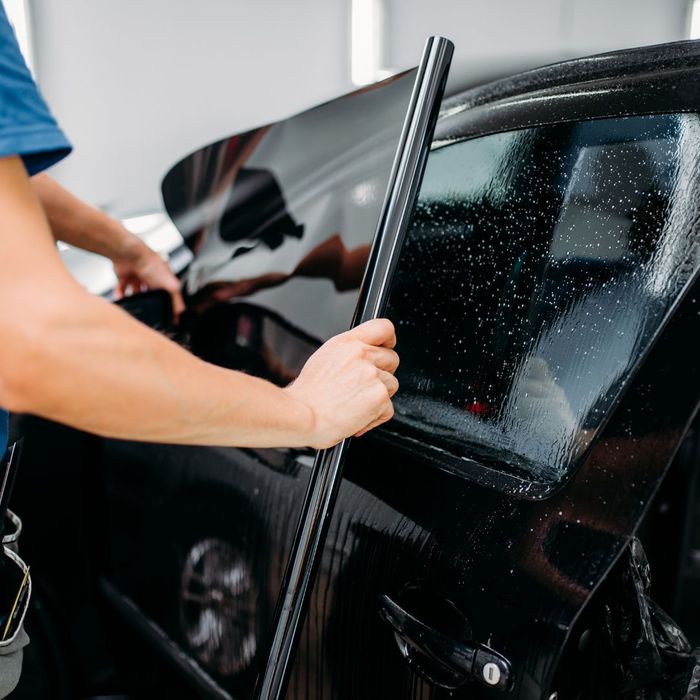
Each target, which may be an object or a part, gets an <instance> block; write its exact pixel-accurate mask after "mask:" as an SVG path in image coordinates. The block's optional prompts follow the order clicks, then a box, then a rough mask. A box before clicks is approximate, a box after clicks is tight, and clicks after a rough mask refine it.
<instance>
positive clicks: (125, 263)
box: [113, 230, 185, 318]
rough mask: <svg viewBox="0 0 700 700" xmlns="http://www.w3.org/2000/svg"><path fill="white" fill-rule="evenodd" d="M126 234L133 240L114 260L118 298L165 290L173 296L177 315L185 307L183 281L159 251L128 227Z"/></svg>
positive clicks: (174, 311) (176, 315)
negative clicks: (129, 230)
mask: <svg viewBox="0 0 700 700" xmlns="http://www.w3.org/2000/svg"><path fill="white" fill-rule="evenodd" d="M125 233H126V234H128V235H129V236H131V237H132V239H133V240H132V241H131V245H129V246H127V247H126V249H125V250H124V252H123V253H122V254H121V255H120V256H118V257H117V256H115V258H114V259H113V262H114V272H115V274H116V275H117V280H118V286H117V298H121V297H123V296H125V295H127V294H135V293H137V292H142V291H146V290H148V289H164V290H165V291H166V292H169V293H170V296H171V297H172V300H173V313H174V314H175V317H176V318H177V317H178V316H179V315H180V314H181V313H182V312H183V311H184V310H185V302H184V301H183V300H182V293H181V291H180V280H178V278H177V277H176V276H175V275H174V274H173V271H172V270H171V269H170V266H169V265H168V263H167V262H166V261H165V260H163V258H161V257H160V255H158V253H156V252H155V251H153V250H151V249H150V248H149V247H148V246H147V245H146V244H145V243H144V242H143V241H141V240H140V239H138V238H136V236H134V235H133V234H131V233H129V232H128V231H126V230H125Z"/></svg>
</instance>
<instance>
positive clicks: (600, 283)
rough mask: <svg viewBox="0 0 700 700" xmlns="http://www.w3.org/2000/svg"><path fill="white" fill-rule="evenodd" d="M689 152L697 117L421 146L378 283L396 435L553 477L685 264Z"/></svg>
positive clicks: (692, 169) (611, 391)
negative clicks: (386, 275) (399, 240)
mask: <svg viewBox="0 0 700 700" xmlns="http://www.w3.org/2000/svg"><path fill="white" fill-rule="evenodd" d="M699 151H700V120H699V119H698V117H697V116H696V115H694V114H684V115H656V116H641V117H630V118H619V119H605V120H599V121H590V122H583V123H574V124H559V125H551V126H543V127H537V128H532V129H525V130H521V131H517V132H511V133H503V134H494V135H489V136H484V137H480V138H477V139H473V140H467V141H462V142H456V143H451V144H449V145H445V146H441V147H440V148H437V149H436V150H434V151H433V152H432V153H431V155H430V158H429V161H428V165H427V169H426V173H425V176H424V180H423V183H422V186H421V191H420V196H419V201H418V203H417V206H416V208H415V210H414V212H413V215H412V220H411V224H410V228H409V233H408V236H407V239H406V244H405V248H404V251H403V253H402V257H401V260H400V263H399V268H398V271H397V275H396V279H395V282H394V286H393V289H392V294H391V301H390V311H389V315H390V316H391V318H393V319H394V320H395V321H396V323H397V333H398V341H399V350H400V354H401V360H402V362H401V367H400V368H399V379H400V381H401V391H400V392H399V394H398V395H397V398H396V402H395V403H396V413H397V417H396V420H395V421H394V422H393V423H392V425H391V430H393V431H396V432H398V433H400V434H402V435H404V436H408V437H411V438H414V439H416V440H419V441H420V442H422V443H424V444H428V445H430V446H432V447H435V448H437V449H438V450H440V451H441V452H442V453H444V454H448V455H450V456H451V457H452V458H455V460H456V464H457V465H459V460H460V459H462V458H468V459H470V460H475V461H477V462H480V463H484V464H488V465H489V466H491V467H496V468H498V469H499V470H501V471H505V472H508V473H511V474H513V475H516V476H519V477H524V478H526V479H529V480H532V481H535V482H544V483H552V482H556V481H558V480H560V479H562V478H564V477H565V476H566V475H567V474H568V472H569V471H570V470H571V469H572V468H573V467H574V465H575V464H576V461H577V458H578V457H580V456H581V454H582V452H583V451H584V450H585V449H586V447H587V446H588V445H589V444H590V442H591V440H592V439H593V437H594V435H595V433H596V430H597V429H598V428H599V427H600V425H601V422H602V421H603V419H604V418H605V416H606V415H607V414H608V413H609V412H610V410H611V408H612V406H613V404H614V402H615V399H616V397H617V396H618V395H619V393H620V391H621V390H622V389H623V387H624V385H625V382H626V381H627V380H628V379H629V378H630V375H631V371H632V369H633V367H634V365H635V362H637V361H638V360H639V358H640V357H641V356H642V354H643V353H644V352H645V350H646V349H647V348H648V347H649V345H650V343H651V341H652V339H653V337H654V334H655V332H657V331H658V329H659V328H660V326H661V324H662V323H663V321H664V318H665V317H666V316H667V315H668V313H669V311H670V308H671V306H672V304H673V303H674V301H675V300H676V299H677V298H678V296H679V294H680V293H681V291H682V289H683V287H684V285H685V284H686V283H687V282H688V281H689V280H690V278H691V277H692V276H693V274H694V272H695V270H696V268H697V265H698V255H697V235H695V230H694V227H695V215H696V212H697V207H696V203H695V202H696V201H697V197H698V188H697V179H698V174H697V163H698V158H699V156H700V152H699Z"/></svg>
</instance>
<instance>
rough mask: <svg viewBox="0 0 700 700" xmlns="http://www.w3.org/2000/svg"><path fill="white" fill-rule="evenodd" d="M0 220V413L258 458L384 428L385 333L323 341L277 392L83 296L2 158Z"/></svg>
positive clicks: (388, 332)
mask: <svg viewBox="0 0 700 700" xmlns="http://www.w3.org/2000/svg"><path fill="white" fill-rule="evenodd" d="M0 212H2V216H0V405H3V406H5V407H6V408H9V409H10V410H15V411H21V412H28V413H34V414H38V415H41V416H44V417H47V418H50V419H53V420H57V421H60V422H63V423H67V424H69V425H72V426H75V427H77V428H81V429H84V430H89V431H92V432H95V433H98V434H101V435H105V436H111V437H118V438H125V439H135V440H148V441H158V442H170V443H190V444H209V445H239V446H257V447H265V446H288V447H295V446H304V445H310V446H313V447H326V446H329V445H332V444H335V443H336V442H338V441H339V440H340V439H342V438H343V437H346V436H349V435H353V434H359V433H362V432H365V431H366V430H368V429H370V428H372V427H374V426H375V425H377V424H379V423H381V422H383V421H385V420H388V419H389V418H390V417H391V415H392V413H393V409H392V405H391V399H390V397H391V396H392V395H393V394H394V392H395V391H396V389H397V387H398V383H397V381H396V379H395V378H394V376H393V372H394V371H395V369H396V366H397V365H398V356H397V355H396V353H395V352H394V351H393V350H391V349H390V348H392V347H393V345H394V343H395V337H394V330H393V326H392V325H391V323H390V322H388V321H386V320H382V321H372V322H370V323H367V324H363V326H360V327H359V328H356V329H355V330H353V331H349V332H348V333H344V334H342V335H340V336H336V337H335V338H333V339H331V340H330V341H328V343H326V344H325V345H324V346H323V347H322V348H320V349H319V351H317V353H315V354H314V355H313V356H312V358H311V359H310V360H309V362H308V363H307V365H306V367H304V369H303V370H302V373H301V375H300V376H299V377H298V379H297V380H296V381H295V382H294V383H293V384H292V385H291V386H290V387H288V388H286V389H280V388H278V387H275V386H274V385H272V384H269V383H267V382H265V381H263V380H261V379H257V378H254V377H250V376H247V375H244V374H242V373H239V372H233V371H229V370H225V369H222V368H220V367H216V366H213V365H210V364H207V363H205V362H203V361H201V360H199V359H197V358H195V357H194V356H192V355H191V354H189V353H188V352H186V351H185V350H183V349H182V348H180V347H179V346H177V345H176V344H174V343H172V342H170V341H169V340H167V339H166V338H164V337H162V336H161V335H159V334H158V333H156V332H154V331H152V330H150V329H149V328H146V327H145V326H143V325H142V324H140V323H138V322H137V321H135V320H134V319H132V318H131V317H129V316H128V314H126V313H124V312H123V311H122V310H120V309H119V308H117V307H115V306H114V305H112V304H109V303H108V302H106V301H105V300H103V299H100V298H97V297H93V296H91V295H90V294H88V293H87V292H86V291H85V290H83V289H82V288H81V287H80V286H79V285H78V284H77V283H76V282H75V280H74V279H73V278H72V277H71V275H70V273H69V272H68V270H67V269H66V268H65V266H64V265H63V263H62V261H61V259H60V257H59V255H58V252H57V251H56V248H55V246H54V245H53V241H52V237H51V232H50V231H49V227H48V224H47V221H46V219H45V217H44V213H43V211H42V208H41V206H40V204H39V202H38V200H37V198H36V196H35V194H34V192H33V190H32V188H31V187H30V185H29V181H28V178H27V175H26V171H25V170H24V166H23V165H22V162H21V161H20V160H19V158H4V159H0Z"/></svg>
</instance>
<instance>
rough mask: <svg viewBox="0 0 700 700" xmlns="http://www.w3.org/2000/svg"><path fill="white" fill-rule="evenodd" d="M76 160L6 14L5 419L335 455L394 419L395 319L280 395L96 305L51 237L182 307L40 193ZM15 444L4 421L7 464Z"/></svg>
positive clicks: (1, 274)
mask: <svg viewBox="0 0 700 700" xmlns="http://www.w3.org/2000/svg"><path fill="white" fill-rule="evenodd" d="M69 151H70V145H69V143H68V142H67V141H66V139H65V137H64V135H63V134H62V132H61V131H60V129H59V128H58V126H57V125H56V122H55V120H54V119H53V117H52V116H51V114H50V113H49V111H48V108H47V107H46V105H45V103H44V101H43V99H42V98H41V96H40V95H39V93H38V91H37V89H36V86H35V85H34V83H33V81H32V79H31V76H30V74H29V72H28V70H27V68H26V66H25V64H24V62H23V60H22V57H21V55H20V53H19V49H18V47H17V42H16V40H15V37H14V34H13V32H12V30H11V28H10V25H9V23H8V21H7V17H6V15H5V12H4V9H3V8H2V5H1V4H0V406H2V407H3V408H4V409H9V410H13V411H18V412H27V413H33V414H36V415H40V416H44V417H46V418H50V419H52V420H56V421H60V422H62V423H66V424H68V425H72V426H75V427H76V428H80V429H83V430H88V431H91V432H94V433H97V434H99V435H104V436H110V437H116V438H125V439H131V440H147V441H158V442H166V443H189V444H200V445H238V446H250V447H274V446H286V447H299V446H312V447H316V448H322V447H328V446H330V445H333V444H335V443H337V442H339V441H340V440H341V439H342V438H344V437H348V436H350V435H361V434H362V433H364V432H366V431H368V430H370V429H372V428H373V427H375V426H377V425H379V424H380V423H383V422H384V421H386V420H388V419H389V418H390V417H391V415H392V413H393V409H392V404H391V397H392V396H393V394H394V393H395V392H396V390H397V388H398V383H397V380H396V379H395V377H394V376H393V373H394V371H395V370H396V367H397V365H398V356H397V354H396V353H395V352H394V350H393V349H392V348H393V347H394V345H395V336H394V329H393V326H392V324H391V323H390V322H389V321H387V320H377V321H372V322H369V323H366V324H363V325H362V326H360V327H358V328H356V329H354V330H352V331H350V332H347V333H343V334H342V335H339V336H337V337H335V338H332V339H331V340H330V341H328V342H327V343H326V344H325V345H324V346H323V347H321V348H320V349H319V350H318V351H317V352H316V353H315V354H314V355H313V356H312V357H311V358H310V359H309V361H308V362H307V364H306V366H305V367H304V368H303V370H302V372H301V374H300V375H299V377H298V378H297V379H296V381H295V382H294V383H293V384H291V385H290V386H288V387H286V388H284V389H280V388H279V387H276V386H274V385H272V384H270V383H267V382H265V381H263V380H261V379H258V378H255V377H251V376H248V375H245V374H241V373H238V372H234V371H229V370H225V369H222V368H220V367H215V366H213V365H210V364H207V363H205V362H203V361H201V360H199V359H197V358H196V357H194V356H193V355H191V354H190V353H188V352H187V351H185V350H184V349H182V348H180V347H179V346H177V345H176V344H174V343H172V342H170V341H169V340H167V339H166V338H164V337H163V336H161V335H159V334H158V333H156V332H154V331H152V330H150V329H149V328H146V327H145V326H143V325H142V324H140V323H138V322H137V321H135V320H133V319H132V318H131V317H129V316H128V315H127V314H126V313H124V312H123V311H122V310H120V309H119V308H117V307H116V306H114V305H112V304H110V303H108V302H106V301H105V300H103V299H100V298H97V297H93V296H91V295H89V294H88V293H87V292H86V291H85V290H84V289H83V288H82V287H80V286H79V285H78V284H77V282H76V281H75V280H74V279H73V277H72V276H71V275H70V273H69V272H68V270H67V269H66V268H65V266H64V265H63V264H62V261H61V259H60V257H59V255H58V252H57V250H56V247H55V245H54V239H53V237H52V230H53V234H54V235H55V237H57V238H60V239H62V240H65V241H67V242H69V243H73V244H76V245H79V246H81V247H83V248H86V249H88V250H92V251H94V252H97V253H101V254H104V255H107V256H109V257H111V258H112V260H114V262H115V268H116V271H117V274H118V276H119V278H120V283H121V286H122V287H127V286H129V287H132V288H135V289H136V288H140V287H141V286H165V287H166V288H167V289H168V290H169V291H170V292H171V294H172V296H173V301H174V304H175V310H176V312H177V311H180V310H181V308H182V299H181V297H180V293H179V289H178V287H177V284H176V280H174V278H173V276H172V274H171V273H170V272H169V271H168V269H167V267H166V266H165V264H164V263H162V261H159V260H157V258H156V256H155V255H154V254H153V253H151V252H150V251H148V249H147V248H146V247H145V246H144V245H143V244H142V243H141V242H140V241H138V240H136V239H135V238H134V237H133V236H131V235H130V234H128V232H126V231H125V230H124V229H122V228H121V227H120V226H119V225H118V224H116V222H111V220H108V219H107V218H105V217H104V216H103V215H102V214H100V213H99V212H97V211H96V210H94V209H92V208H90V207H88V206H87V205H84V204H82V203H81V202H79V201H78V200H76V199H75V198H73V197H72V196H71V195H69V194H68V193H67V192H65V190H62V189H61V188H60V187H59V186H58V185H57V184H56V183H55V182H53V181H52V180H50V179H49V178H47V177H45V176H40V177H39V178H34V181H33V183H32V182H31V181H30V179H29V177H28V176H29V175H34V174H35V173H38V172H40V171H41V170H43V169H45V168H46V167H48V166H50V165H52V164H53V163H55V162H56V161H58V160H60V159H61V158H62V157H64V156H65V155H67V154H68V153H69ZM42 203H43V204H44V206H43V207H42ZM47 216H48V220H47ZM6 442H7V414H6V412H5V411H2V410H1V409H0V454H1V453H2V452H3V451H4V450H5V447H6ZM1 613H2V611H0V614H1ZM23 643H24V642H22V641H21V640H20V641H19V642H18V645H19V646H20V647H21V646H22V645H23ZM3 653H4V652H2V650H0V654H3ZM15 671H16V669H15ZM8 673H10V672H7V673H6V672H5V671H3V667H2V664H1V663H0V697H2V696H3V695H4V693H6V692H9V690H6V688H10V690H11V687H10V686H11V685H12V684H13V683H14V682H15V681H16V679H15V678H14V677H13V678H9V676H8ZM3 675H5V677H6V678H7V682H6V683H5V688H3Z"/></svg>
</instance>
